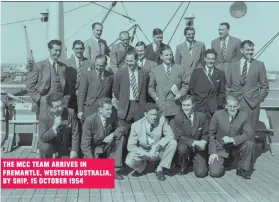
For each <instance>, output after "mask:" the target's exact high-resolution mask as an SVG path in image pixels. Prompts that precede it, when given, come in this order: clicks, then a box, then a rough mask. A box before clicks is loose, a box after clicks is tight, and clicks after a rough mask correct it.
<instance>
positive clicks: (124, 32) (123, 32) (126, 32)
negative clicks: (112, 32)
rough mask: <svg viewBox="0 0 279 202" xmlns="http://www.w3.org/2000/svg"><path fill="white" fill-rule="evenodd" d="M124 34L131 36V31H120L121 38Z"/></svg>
mask: <svg viewBox="0 0 279 202" xmlns="http://www.w3.org/2000/svg"><path fill="white" fill-rule="evenodd" d="M122 34H128V36H130V33H129V32H128V31H122V32H120V33H119V38H120V37H121V35H122Z"/></svg>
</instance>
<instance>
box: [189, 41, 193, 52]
mask: <svg viewBox="0 0 279 202" xmlns="http://www.w3.org/2000/svg"><path fill="white" fill-rule="evenodd" d="M192 49H193V43H190V45H189V52H190V53H191V51H192Z"/></svg>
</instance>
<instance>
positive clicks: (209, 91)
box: [189, 49, 226, 122]
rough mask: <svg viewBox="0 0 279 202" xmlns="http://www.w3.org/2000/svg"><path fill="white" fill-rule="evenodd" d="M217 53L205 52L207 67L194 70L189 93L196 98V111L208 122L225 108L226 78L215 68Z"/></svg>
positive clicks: (210, 50) (209, 50)
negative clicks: (215, 113) (205, 117)
mask: <svg viewBox="0 0 279 202" xmlns="http://www.w3.org/2000/svg"><path fill="white" fill-rule="evenodd" d="M216 56H217V54H216V52H215V51H214V50H212V49H208V50H206V51H205V57H204V60H205V67H203V68H197V69H194V71H193V73H192V75H191V79H190V82H189V92H190V94H191V95H192V96H194V100H195V111H199V112H203V113H205V114H206V115H207V118H208V121H209V122H210V119H211V117H212V115H213V114H214V112H215V111H216V110H218V109H222V108H223V107H224V101H225V99H224V98H225V84H226V78H225V74H224V72H223V71H221V70H219V69H217V68H215V60H216Z"/></svg>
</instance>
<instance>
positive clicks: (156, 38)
mask: <svg viewBox="0 0 279 202" xmlns="http://www.w3.org/2000/svg"><path fill="white" fill-rule="evenodd" d="M162 41H163V34H156V35H154V36H153V42H154V43H155V44H157V45H160V44H161V43H162Z"/></svg>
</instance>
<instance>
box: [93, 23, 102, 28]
mask: <svg viewBox="0 0 279 202" xmlns="http://www.w3.org/2000/svg"><path fill="white" fill-rule="evenodd" d="M96 25H100V26H102V27H103V25H102V24H101V23H99V22H94V23H93V24H92V29H94V28H95V26H96Z"/></svg>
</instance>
